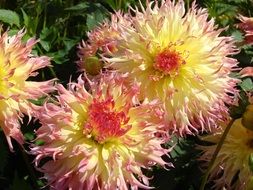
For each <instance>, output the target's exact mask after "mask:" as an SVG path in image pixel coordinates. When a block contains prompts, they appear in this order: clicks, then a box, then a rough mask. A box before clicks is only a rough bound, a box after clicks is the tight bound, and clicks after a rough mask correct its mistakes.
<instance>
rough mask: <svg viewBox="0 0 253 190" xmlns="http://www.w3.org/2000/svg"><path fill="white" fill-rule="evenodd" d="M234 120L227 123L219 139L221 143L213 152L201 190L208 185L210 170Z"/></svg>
mask: <svg viewBox="0 0 253 190" xmlns="http://www.w3.org/2000/svg"><path fill="white" fill-rule="evenodd" d="M234 121H235V119H232V120H231V121H230V122H229V123H228V125H227V127H226V129H225V131H224V132H223V134H222V136H221V139H220V141H219V143H218V145H217V147H216V149H215V151H214V153H213V156H212V159H211V161H210V163H209V165H208V168H207V171H206V173H205V175H204V177H203V180H202V182H201V186H200V190H204V189H205V185H206V182H207V179H208V176H209V173H210V171H211V169H212V167H213V165H214V163H215V160H216V158H217V156H218V154H219V152H220V150H221V147H222V145H223V143H224V141H225V139H226V136H227V134H228V132H229V130H230V129H231V127H232V125H233V123H234Z"/></svg>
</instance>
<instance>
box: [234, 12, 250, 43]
mask: <svg viewBox="0 0 253 190" xmlns="http://www.w3.org/2000/svg"><path fill="white" fill-rule="evenodd" d="M239 19H240V21H241V23H240V24H238V25H237V26H238V27H239V28H240V29H241V30H242V31H243V32H244V33H245V37H244V41H245V43H246V44H253V18H249V17H245V16H242V15H240V16H239Z"/></svg>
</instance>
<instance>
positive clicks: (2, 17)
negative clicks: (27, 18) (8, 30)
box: [0, 9, 20, 27]
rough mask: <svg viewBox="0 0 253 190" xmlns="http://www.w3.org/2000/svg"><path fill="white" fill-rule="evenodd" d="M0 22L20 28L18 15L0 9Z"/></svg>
mask: <svg viewBox="0 0 253 190" xmlns="http://www.w3.org/2000/svg"><path fill="white" fill-rule="evenodd" d="M0 21H2V22H5V23H7V24H10V25H11V26H12V25H16V26H17V27H20V20H19V15H18V14H17V13H16V12H14V11H11V10H6V9H0Z"/></svg>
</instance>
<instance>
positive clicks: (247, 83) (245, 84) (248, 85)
mask: <svg viewBox="0 0 253 190" xmlns="http://www.w3.org/2000/svg"><path fill="white" fill-rule="evenodd" d="M240 86H241V88H242V89H243V90H244V91H251V90H253V82H252V80H251V79H250V78H246V79H244V80H243V81H242V82H241V84H240Z"/></svg>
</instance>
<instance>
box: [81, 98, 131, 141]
mask: <svg viewBox="0 0 253 190" xmlns="http://www.w3.org/2000/svg"><path fill="white" fill-rule="evenodd" d="M114 107H115V103H114V100H113V99H112V98H108V99H106V100H104V101H97V100H96V99H94V101H93V103H92V104H91V105H90V106H89V112H88V120H87V123H86V124H85V126H84V134H89V135H90V136H91V137H92V138H93V139H94V140H95V141H97V142H98V143H104V142H105V141H107V140H109V139H111V138H113V137H120V136H122V135H124V134H125V133H126V132H127V131H128V130H129V129H130V128H131V125H127V123H128V121H129V118H128V117H127V116H126V114H125V113H124V112H123V111H121V112H116V111H115V109H114Z"/></svg>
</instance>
